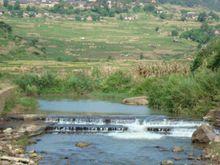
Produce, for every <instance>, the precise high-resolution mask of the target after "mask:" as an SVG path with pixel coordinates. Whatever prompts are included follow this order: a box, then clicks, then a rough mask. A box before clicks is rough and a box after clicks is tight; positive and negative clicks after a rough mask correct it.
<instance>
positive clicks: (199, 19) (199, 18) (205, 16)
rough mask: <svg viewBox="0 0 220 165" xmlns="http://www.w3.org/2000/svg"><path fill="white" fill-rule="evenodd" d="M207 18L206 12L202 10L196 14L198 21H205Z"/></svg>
mask: <svg viewBox="0 0 220 165" xmlns="http://www.w3.org/2000/svg"><path fill="white" fill-rule="evenodd" d="M207 18H208V15H207V13H206V12H202V13H200V14H199V16H198V21H199V22H205V21H206V20H207Z"/></svg>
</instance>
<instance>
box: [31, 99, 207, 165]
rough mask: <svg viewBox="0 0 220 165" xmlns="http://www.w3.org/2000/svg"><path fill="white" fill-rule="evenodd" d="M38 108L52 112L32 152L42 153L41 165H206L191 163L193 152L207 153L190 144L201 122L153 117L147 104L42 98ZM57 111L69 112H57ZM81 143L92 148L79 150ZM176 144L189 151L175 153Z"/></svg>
mask: <svg viewBox="0 0 220 165" xmlns="http://www.w3.org/2000/svg"><path fill="white" fill-rule="evenodd" d="M39 106H40V109H41V110H42V111H46V112H47V113H48V112H50V115H48V117H47V119H46V121H45V122H46V123H47V124H48V128H47V132H48V133H47V134H45V135H42V136H40V137H36V138H37V139H38V143H37V144H33V145H31V146H28V147H27V150H36V151H37V152H39V153H41V154H42V155H43V156H44V159H43V160H41V161H40V164H42V165H50V164H51V165H54V164H57V165H65V164H77V165H78V164H79V165H84V164H85V165H86V164H88V165H90V164H92V165H93V164H94V165H99V164H100V165H102V164H115V165H120V164H126V165H127V164H135V165H136V164H137V165H142V164H143V165H146V164H149V165H151V164H152V165H154V164H155V165H156V164H160V162H161V161H162V160H167V159H169V160H173V161H174V162H175V164H203V163H204V162H201V161H199V160H188V155H189V154H193V155H194V157H195V158H196V157H198V156H200V155H201V153H202V150H201V148H199V147H197V146H193V145H192V144H191V136H192V134H193V132H194V131H195V129H196V128H197V127H198V126H200V125H201V124H202V123H203V122H202V121H193V120H186V119H185V120H180V119H173V118H172V119H171V118H169V117H167V116H163V115H153V114H151V112H150V110H149V109H148V108H147V107H145V106H128V105H122V104H118V103H109V102H104V101H92V100H78V101H71V100H61V101H47V100H39ZM58 111H59V112H60V113H65V112H68V113H69V114H65V115H61V114H60V113H59V114H57V113H56V114H54V112H58ZM82 141H83V142H87V143H90V144H91V145H90V146H89V147H87V148H78V147H76V146H75V144H76V143H77V142H82ZM174 146H181V147H183V148H184V151H183V152H180V153H174V152H172V148H173V147H174ZM175 158H180V160H178V161H175V160H174V159H175ZM204 164H205V163H204Z"/></svg>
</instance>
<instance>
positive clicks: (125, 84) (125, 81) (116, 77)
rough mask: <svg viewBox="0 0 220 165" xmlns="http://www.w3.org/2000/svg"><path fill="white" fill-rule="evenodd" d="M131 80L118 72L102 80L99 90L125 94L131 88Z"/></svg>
mask: <svg viewBox="0 0 220 165" xmlns="http://www.w3.org/2000/svg"><path fill="white" fill-rule="evenodd" d="M131 82H132V79H131V77H130V76H127V75H125V74H124V73H123V72H121V71H118V72H115V73H113V74H111V75H110V76H108V77H107V78H106V79H104V80H103V82H102V85H101V88H102V90H103V91H104V92H125V91H127V90H128V89H129V88H130V87H131Z"/></svg>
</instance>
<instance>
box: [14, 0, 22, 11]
mask: <svg viewBox="0 0 220 165" xmlns="http://www.w3.org/2000/svg"><path fill="white" fill-rule="evenodd" d="M20 8H21V7H20V0H16V1H15V5H14V10H20Z"/></svg>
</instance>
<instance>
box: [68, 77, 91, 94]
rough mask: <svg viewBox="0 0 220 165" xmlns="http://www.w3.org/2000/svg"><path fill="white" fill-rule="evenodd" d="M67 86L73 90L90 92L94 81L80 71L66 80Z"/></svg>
mask: <svg viewBox="0 0 220 165" xmlns="http://www.w3.org/2000/svg"><path fill="white" fill-rule="evenodd" d="M67 86H68V88H70V89H73V90H74V91H75V92H79V93H82V92H91V91H92V90H93V89H94V86H95V83H94V81H93V80H92V79H91V78H90V77H89V76H87V75H85V74H83V73H80V74H79V75H77V76H71V77H69V78H68V80H67Z"/></svg>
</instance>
